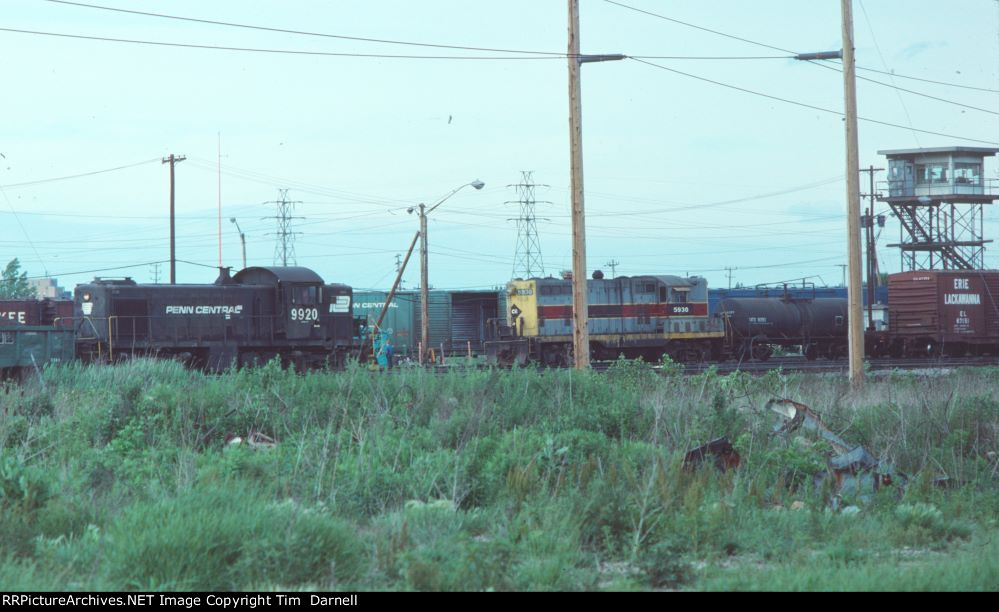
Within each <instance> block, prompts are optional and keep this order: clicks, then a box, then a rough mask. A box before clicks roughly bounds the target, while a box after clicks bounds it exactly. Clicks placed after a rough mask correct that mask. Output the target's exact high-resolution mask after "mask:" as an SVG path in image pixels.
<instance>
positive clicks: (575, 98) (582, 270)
mask: <svg viewBox="0 0 999 612" xmlns="http://www.w3.org/2000/svg"><path fill="white" fill-rule="evenodd" d="M568 55H569V146H570V148H571V149H572V161H571V167H572V350H573V355H574V356H575V365H576V369H577V370H585V369H586V368H588V367H590V331H589V329H587V325H586V322H587V319H588V318H589V317H588V316H587V315H588V304H587V299H586V298H587V296H586V217H585V215H584V208H583V109H582V99H581V95H582V93H581V87H580V82H579V76H580V75H579V67H580V59H581V58H580V55H579V0H569V52H568Z"/></svg>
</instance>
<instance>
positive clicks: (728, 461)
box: [683, 437, 742, 472]
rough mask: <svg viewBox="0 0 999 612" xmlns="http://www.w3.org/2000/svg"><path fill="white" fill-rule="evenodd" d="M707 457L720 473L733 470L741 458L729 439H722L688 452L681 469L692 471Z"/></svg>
mask: <svg viewBox="0 0 999 612" xmlns="http://www.w3.org/2000/svg"><path fill="white" fill-rule="evenodd" d="M709 456H710V457H712V458H713V459H714V464H715V467H716V468H718V470H720V471H722V472H727V471H728V470H734V469H735V468H737V467H739V464H740V463H741V462H742V457H740V456H739V453H738V452H737V451H736V450H735V448H734V447H733V446H732V443H731V442H729V439H728V438H725V437H722V438H717V439H715V440H712V441H710V442H708V443H707V444H703V445H701V446H698V447H697V448H695V449H693V450H691V451H689V452H688V453H687V454H686V455H685V456H684V458H683V467H684V468H687V469H693V468H694V467H695V466H697V465H700V464H701V463H702V462H703V461H704V460H705V459H706V458H708V457H709Z"/></svg>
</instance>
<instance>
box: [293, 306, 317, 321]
mask: <svg viewBox="0 0 999 612" xmlns="http://www.w3.org/2000/svg"><path fill="white" fill-rule="evenodd" d="M291 320H292V321H318V320H319V309H318V308H292V309H291Z"/></svg>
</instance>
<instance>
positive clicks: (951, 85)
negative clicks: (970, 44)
mask: <svg viewBox="0 0 999 612" xmlns="http://www.w3.org/2000/svg"><path fill="white" fill-rule="evenodd" d="M604 2H606V3H608V4H613V5H615V6H619V7H621V8H624V9H628V10H630V11H635V12H636V13H642V14H644V15H648V16H649V17H655V18H657V19H662V20H664V21H670V22H672V23H676V24H679V25H682V26H686V27H688V28H693V29H695V30H701V31H702V32H708V33H710V34H715V35H717V36H723V37H725V38H730V39H732V40H738V41H740V42H744V43H748V44H751V45H756V46H757V47H763V48H765V49H772V50H774V51H782V52H784V53H790V54H792V55H797V54H798V52H797V51H792V50H790V49H784V48H782V47H776V46H774V45H768V44H767V43H762V42H759V41H756V40H752V39H749V38H743V37H742V36H735V35H733V34H727V33H725V32H720V31H718V30H712V29H711V28H706V27H704V26H699V25H697V24H693V23H690V22H687V21H681V20H680V19H675V18H673V17H667V16H665V15H660V14H659V13H653V12H652V11H647V10H644V9H640V8H638V7H634V6H630V5H627V4H624V3H621V2H616V1H615V0H604ZM635 57H638V56H635ZM649 59H652V58H649ZM813 63H817V62H813ZM857 70H864V71H867V72H876V73H878V74H886V75H890V76H893V77H897V78H900V79H912V80H914V81H923V82H925V83H934V84H936V85H946V86H948V87H960V88H962V89H972V90H975V91H986V92H989V93H999V89H988V88H985V87H973V86H970V85H960V84H958V83H948V82H945V81H935V80H932V79H924V78H920V77H914V76H906V75H904V74H897V73H895V72H886V71H884V70H875V69H873V68H863V67H861V66H857Z"/></svg>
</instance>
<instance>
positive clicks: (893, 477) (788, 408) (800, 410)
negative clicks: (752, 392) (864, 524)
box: [766, 399, 908, 496]
mask: <svg viewBox="0 0 999 612" xmlns="http://www.w3.org/2000/svg"><path fill="white" fill-rule="evenodd" d="M766 408H767V409H769V410H771V411H773V412H776V413H777V414H779V415H781V416H782V417H784V419H785V420H784V422H783V423H781V424H780V425H778V426H777V427H775V428H774V435H786V434H789V433H792V432H794V431H797V430H798V429H802V428H804V429H806V430H809V431H814V432H816V433H817V434H818V435H819V437H821V438H822V439H823V440H825V441H826V442H827V443H828V444H829V445H830V446H831V447H832V449H833V453H834V454H831V455H830V456H828V457H827V458H826V465H827V467H828V473H827V474H819V475H818V476H816V478H815V484H816V485H821V484H822V482H823V480H824V479H825V477H826V476H830V477H832V479H833V485H834V489H835V490H836V491H837V492H838V493H839V494H840V495H841V496H851V495H858V494H868V493H872V492H874V491H877V490H879V489H880V488H881V487H884V486H891V485H893V484H896V481H898V484H899V485H901V486H904V485H905V484H906V483H907V482H908V477H907V476H906V475H905V474H903V473H901V472H894V471H893V470H891V469H890V468H888V467H882V466H881V462H880V461H879V460H878V459H877V458H876V457H875V456H874V455H872V454H871V453H870V452H868V450H867V449H866V448H864V447H863V446H859V445H858V446H852V445H850V444H849V443H847V442H846V441H845V440H843V438H841V437H840V436H839V435H837V434H836V433H835V432H833V431H832V430H830V429H829V428H828V427H827V426H826V424H825V423H823V422H822V417H820V416H819V413H817V412H815V411H814V410H812V409H811V408H809V407H808V406H806V405H804V404H802V403H799V402H796V401H794V400H789V399H771V400H770V401H768V402H767V405H766Z"/></svg>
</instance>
